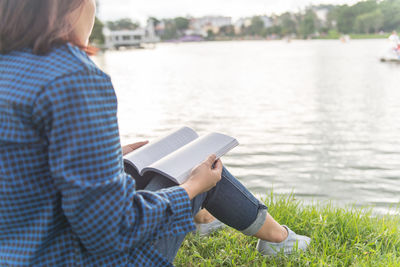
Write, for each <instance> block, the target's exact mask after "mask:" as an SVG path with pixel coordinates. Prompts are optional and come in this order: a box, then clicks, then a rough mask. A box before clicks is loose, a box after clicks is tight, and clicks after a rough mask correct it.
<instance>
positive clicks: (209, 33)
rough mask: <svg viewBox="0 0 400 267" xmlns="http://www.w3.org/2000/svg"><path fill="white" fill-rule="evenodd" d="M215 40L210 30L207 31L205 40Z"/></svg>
mask: <svg viewBox="0 0 400 267" xmlns="http://www.w3.org/2000/svg"><path fill="white" fill-rule="evenodd" d="M214 39H215V34H214V32H213V31H212V30H208V31H207V40H209V41H213V40H214Z"/></svg>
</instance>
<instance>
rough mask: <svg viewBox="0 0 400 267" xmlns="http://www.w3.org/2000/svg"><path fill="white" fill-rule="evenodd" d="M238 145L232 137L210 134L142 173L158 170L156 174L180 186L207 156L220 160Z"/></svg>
mask: <svg viewBox="0 0 400 267" xmlns="http://www.w3.org/2000/svg"><path fill="white" fill-rule="evenodd" d="M238 144H239V143H238V141H237V140H236V139H235V138H233V137H230V136H227V135H224V134H219V133H210V134H207V135H205V136H202V137H200V138H197V139H196V140H194V141H192V142H191V143H189V144H187V145H185V146H183V147H181V148H180V149H178V150H176V151H174V152H173V153H171V154H169V155H168V156H166V157H165V158H163V159H161V160H159V161H157V162H155V163H153V164H152V165H150V166H149V167H148V168H145V169H143V172H145V171H148V170H151V171H157V170H158V171H157V172H159V173H161V174H164V175H166V176H168V177H169V178H170V179H172V180H174V181H176V182H178V183H179V184H182V183H184V182H185V181H186V180H187V179H188V178H189V175H190V172H191V171H192V169H193V168H194V167H195V166H196V165H198V164H199V163H201V162H203V161H204V160H205V159H206V158H207V157H208V156H209V155H211V154H215V155H216V156H217V158H220V157H221V156H223V155H224V154H225V153H227V152H228V151H229V150H231V149H232V148H234V147H235V146H237V145H238Z"/></svg>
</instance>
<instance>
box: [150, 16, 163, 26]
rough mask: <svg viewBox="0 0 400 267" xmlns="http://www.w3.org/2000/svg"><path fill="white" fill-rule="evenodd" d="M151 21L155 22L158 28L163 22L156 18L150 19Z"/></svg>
mask: <svg viewBox="0 0 400 267" xmlns="http://www.w3.org/2000/svg"><path fill="white" fill-rule="evenodd" d="M149 20H152V21H153V23H154V26H157V25H158V24H160V23H161V21H160V20H159V19H157V18H156V17H149Z"/></svg>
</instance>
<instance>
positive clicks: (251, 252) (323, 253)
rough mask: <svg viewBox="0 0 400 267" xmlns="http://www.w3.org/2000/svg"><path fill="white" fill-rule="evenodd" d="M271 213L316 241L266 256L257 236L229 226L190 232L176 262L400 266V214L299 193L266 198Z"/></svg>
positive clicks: (202, 264) (208, 264)
mask: <svg viewBox="0 0 400 267" xmlns="http://www.w3.org/2000/svg"><path fill="white" fill-rule="evenodd" d="M264 201H265V203H266V204H267V206H268V207H269V212H270V214H271V215H272V216H273V217H274V218H275V219H276V220H277V221H278V222H280V223H281V224H286V225H288V226H289V227H290V228H291V229H292V230H294V231H295V232H296V233H299V234H304V235H308V236H310V237H311V238H312V239H313V241H312V243H311V245H310V247H309V250H308V251H307V252H305V253H303V252H296V253H294V254H292V255H290V256H285V255H282V254H280V255H278V256H275V257H271V256H268V257H265V256H262V255H260V254H259V253H258V252H256V249H255V247H256V243H257V239H256V238H254V237H248V236H244V235H242V234H241V233H240V232H238V231H236V230H233V229H231V228H227V229H226V230H222V231H219V232H217V233H214V234H213V235H212V236H210V237H200V236H198V235H195V234H190V235H188V237H187V238H186V239H185V241H184V243H183V244H182V247H181V249H180V250H179V253H178V256H177V257H176V259H175V265H176V266H185V267H186V266H400V232H399V230H400V228H399V225H400V224H399V223H400V220H399V216H379V217H376V216H373V215H372V213H371V210H369V209H358V208H354V207H348V208H339V207H334V206H333V205H331V204H318V203H315V204H312V205H303V203H302V202H300V201H298V200H296V199H295V197H294V195H290V196H280V197H277V198H274V197H273V195H272V194H271V196H270V197H269V198H268V199H265V200H264Z"/></svg>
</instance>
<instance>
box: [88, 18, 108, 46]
mask: <svg viewBox="0 0 400 267" xmlns="http://www.w3.org/2000/svg"><path fill="white" fill-rule="evenodd" d="M103 27H104V24H103V23H102V22H101V21H100V20H99V19H98V18H97V17H96V19H95V22H94V27H93V31H92V34H91V35H90V38H89V41H90V42H91V43H96V44H104V34H103Z"/></svg>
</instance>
